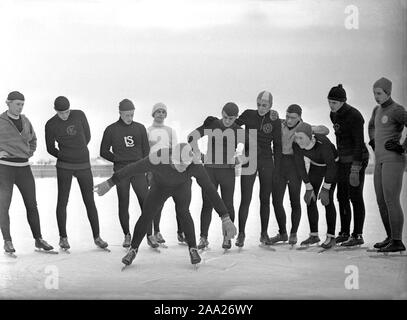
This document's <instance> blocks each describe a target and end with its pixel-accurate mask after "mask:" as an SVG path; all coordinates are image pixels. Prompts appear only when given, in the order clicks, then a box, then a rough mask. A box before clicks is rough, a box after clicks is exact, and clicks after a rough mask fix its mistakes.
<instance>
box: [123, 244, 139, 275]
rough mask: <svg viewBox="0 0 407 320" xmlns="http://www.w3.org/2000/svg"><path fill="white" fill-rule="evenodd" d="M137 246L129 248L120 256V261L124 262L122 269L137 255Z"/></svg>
mask: <svg viewBox="0 0 407 320" xmlns="http://www.w3.org/2000/svg"><path fill="white" fill-rule="evenodd" d="M137 251H138V249H137V248H130V250H129V251H128V252H127V254H126V255H125V256H124V257H123V258H122V263H123V264H124V267H123V268H122V271H123V270H124V269H125V268H126V267H127V266H129V265H131V264H132V263H133V260H134V258H135V257H136V255H137Z"/></svg>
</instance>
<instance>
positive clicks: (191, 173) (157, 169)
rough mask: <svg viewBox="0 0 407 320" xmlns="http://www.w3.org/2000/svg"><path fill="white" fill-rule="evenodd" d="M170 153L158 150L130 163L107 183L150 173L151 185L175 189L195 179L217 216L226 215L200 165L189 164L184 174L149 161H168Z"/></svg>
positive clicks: (219, 199)
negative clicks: (151, 177) (151, 174)
mask: <svg viewBox="0 0 407 320" xmlns="http://www.w3.org/2000/svg"><path fill="white" fill-rule="evenodd" d="M170 152H171V151H170V149H168V148H164V149H160V150H158V151H157V152H155V153H153V154H152V155H150V156H149V157H145V158H144V159H142V160H139V161H137V162H135V163H131V164H129V165H127V166H125V167H124V168H123V169H121V170H119V171H117V172H115V173H114V174H113V176H112V177H111V178H110V179H109V180H108V181H109V183H110V184H111V185H112V184H113V185H114V184H117V183H118V182H120V181H121V180H122V179H125V178H129V177H132V176H134V175H136V174H139V173H146V172H152V173H153V184H155V185H156V186H158V187H160V188H165V189H176V188H177V186H179V185H181V184H184V183H186V182H189V181H190V180H191V177H195V179H196V182H197V183H198V184H199V185H200V186H201V188H202V190H203V191H204V192H205V194H206V195H207V196H208V197H209V199H210V201H211V203H212V205H213V207H214V208H215V210H216V212H217V213H218V214H219V216H223V215H227V214H228V211H227V209H226V207H225V204H224V203H223V201H222V199H221V198H220V197H219V195H218V193H217V191H216V189H215V187H214V185H213V183H212V182H211V180H210V178H209V176H208V174H207V173H206V170H205V169H204V167H203V165H202V164H201V163H199V164H196V163H191V164H190V165H189V166H188V168H187V169H186V170H185V171H184V172H178V171H177V170H176V169H175V168H174V167H173V166H172V165H171V164H164V163H158V164H153V163H152V162H151V161H150V157H151V158H152V159H153V158H154V159H170Z"/></svg>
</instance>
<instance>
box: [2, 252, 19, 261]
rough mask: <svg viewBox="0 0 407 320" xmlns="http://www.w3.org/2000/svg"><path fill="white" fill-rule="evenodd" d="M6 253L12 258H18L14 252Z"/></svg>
mask: <svg viewBox="0 0 407 320" xmlns="http://www.w3.org/2000/svg"><path fill="white" fill-rule="evenodd" d="M4 254H5V255H6V256H8V257H10V258H14V259H16V258H17V256H16V255H15V253H14V252H4Z"/></svg>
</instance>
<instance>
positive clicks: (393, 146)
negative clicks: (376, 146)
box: [384, 140, 404, 154]
mask: <svg viewBox="0 0 407 320" xmlns="http://www.w3.org/2000/svg"><path fill="white" fill-rule="evenodd" d="M384 147H385V148H386V150H389V151H394V152H397V153H398V154H403V153H404V149H403V146H402V145H401V144H400V143H399V142H398V141H395V140H389V141H386V143H385V144H384Z"/></svg>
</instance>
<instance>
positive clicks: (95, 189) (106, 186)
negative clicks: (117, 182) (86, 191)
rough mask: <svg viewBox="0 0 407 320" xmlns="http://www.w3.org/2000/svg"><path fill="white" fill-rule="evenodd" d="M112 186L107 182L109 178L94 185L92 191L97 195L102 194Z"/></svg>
mask: <svg viewBox="0 0 407 320" xmlns="http://www.w3.org/2000/svg"><path fill="white" fill-rule="evenodd" d="M112 186H113V185H112V184H111V183H110V182H109V180H106V181H103V182H102V183H99V184H97V185H96V186H94V187H93V192H96V193H97V194H98V195H99V196H103V195H104V194H105V193H107V192H108V191H109V190H110V189H111V188H112Z"/></svg>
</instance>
